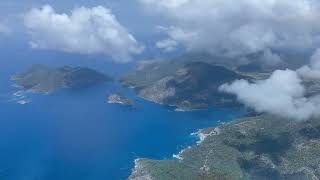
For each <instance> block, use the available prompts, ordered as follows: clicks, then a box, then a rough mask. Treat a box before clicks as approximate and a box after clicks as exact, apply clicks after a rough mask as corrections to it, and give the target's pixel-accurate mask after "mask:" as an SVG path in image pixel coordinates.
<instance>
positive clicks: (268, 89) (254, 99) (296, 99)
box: [220, 70, 320, 120]
mask: <svg viewBox="0 0 320 180" xmlns="http://www.w3.org/2000/svg"><path fill="white" fill-rule="evenodd" d="M220 90H221V91H223V92H227V93H231V94H235V95H236V96H237V98H238V100H239V101H240V102H242V103H244V104H245V105H247V106H249V107H251V108H253V109H255V110H256V111H257V112H267V113H271V114H274V115H278V116H282V117H286V118H292V119H297V120H306V119H309V118H311V117H315V116H319V115H320V112H319V108H320V97H319V96H314V97H309V98H306V97H305V92H306V90H305V87H304V86H303V85H302V80H301V78H300V77H299V75H298V73H297V72H296V71H292V70H277V71H275V72H274V73H273V74H272V75H271V76H270V78H269V79H266V80H262V81H257V82H255V83H249V82H248V81H246V80H237V81H235V82H233V83H231V84H224V85H222V86H221V87H220Z"/></svg>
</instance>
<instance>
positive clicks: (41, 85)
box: [12, 64, 111, 93]
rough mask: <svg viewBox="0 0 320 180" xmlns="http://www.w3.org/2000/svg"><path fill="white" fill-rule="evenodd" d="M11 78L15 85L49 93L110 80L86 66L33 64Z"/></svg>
mask: <svg viewBox="0 0 320 180" xmlns="http://www.w3.org/2000/svg"><path fill="white" fill-rule="evenodd" d="M12 80H13V81H14V82H15V83H16V85H17V87H20V88H22V89H23V90H25V91H29V92H34V93H51V92H53V91H56V90H58V89H61V88H68V89H78V88H85V87H90V86H93V85H97V84H101V83H105V82H108V81H111V78H110V77H108V76H107V75H104V74H102V73H99V72H97V71H95V70H93V69H89V68H86V67H70V66H64V67H59V68H51V67H48V66H46V65H39V64H37V65H33V66H32V67H31V68H29V69H28V70H26V71H25V72H23V73H20V74H18V75H15V76H13V77H12Z"/></svg>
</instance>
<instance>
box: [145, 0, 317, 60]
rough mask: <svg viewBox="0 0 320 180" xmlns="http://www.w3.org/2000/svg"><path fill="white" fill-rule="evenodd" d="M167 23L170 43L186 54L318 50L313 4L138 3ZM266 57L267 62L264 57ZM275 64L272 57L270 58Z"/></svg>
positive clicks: (273, 0)
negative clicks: (167, 20)
mask: <svg viewBox="0 0 320 180" xmlns="http://www.w3.org/2000/svg"><path fill="white" fill-rule="evenodd" d="M140 2H141V3H142V5H143V6H144V7H146V9H152V11H150V13H156V14H158V15H161V16H164V17H166V18H168V19H169V20H170V22H171V25H172V26H171V27H168V28H167V29H166V32H167V34H168V36H169V38H170V39H172V40H175V41H177V42H179V43H181V44H182V45H184V47H185V48H186V49H187V50H190V51H198V50H199V51H207V52H211V53H214V54H219V55H221V54H225V55H228V56H232V57H238V56H240V57H241V56H244V55H247V54H250V53H256V52H263V51H265V50H268V49H269V50H275V49H283V48H285V49H293V50H296V49H299V50H301V49H308V48H311V47H316V46H317V45H319V44H320V24H319V23H318V20H319V18H320V8H319V7H320V1H317V0H295V1H291V0H281V1H279V0H264V1H261V0H237V1H234V0H140ZM267 56H269V55H268V54H267ZM271 58H272V59H275V60H276V61H275V62H277V61H279V58H278V57H271Z"/></svg>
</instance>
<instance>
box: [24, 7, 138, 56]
mask: <svg viewBox="0 0 320 180" xmlns="http://www.w3.org/2000/svg"><path fill="white" fill-rule="evenodd" d="M24 23H25V26H26V28H27V29H28V31H29V33H30V35H31V41H30V45H31V46H32V48H38V49H52V50H59V51H65V52H70V53H80V54H103V55H107V56H111V57H112V58H113V60H115V61H119V62H126V61H129V60H130V59H131V56H132V55H134V54H139V53H141V52H142V50H143V47H142V46H141V45H140V44H139V43H138V42H137V41H136V39H135V38H134V37H133V35H132V34H130V33H129V32H128V31H127V30H126V28H124V27H123V26H122V25H121V24H120V23H119V22H118V20H117V19H116V17H115V16H114V15H113V14H112V12H111V10H110V9H107V8H104V7H102V6H97V7H93V8H86V7H80V8H75V9H73V10H72V11H71V13H70V14H64V13H61V14H59V13H57V12H55V10H54V9H53V8H52V7H51V6H50V5H46V6H43V7H42V8H39V9H38V8H34V9H32V10H30V11H29V12H28V13H27V14H26V15H25V17H24Z"/></svg>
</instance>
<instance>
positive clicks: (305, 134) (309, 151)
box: [129, 115, 320, 180]
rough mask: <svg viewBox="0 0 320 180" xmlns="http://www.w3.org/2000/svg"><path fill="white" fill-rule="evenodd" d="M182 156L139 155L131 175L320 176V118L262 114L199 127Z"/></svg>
mask: <svg viewBox="0 0 320 180" xmlns="http://www.w3.org/2000/svg"><path fill="white" fill-rule="evenodd" d="M199 135H200V137H201V139H202V141H201V143H200V144H198V145H196V146H194V147H191V148H189V149H186V150H185V151H183V152H182V153H181V154H180V155H179V156H180V157H181V160H163V161H157V160H148V159H140V160H137V161H136V167H135V169H134V171H133V173H132V175H131V176H130V177H129V179H139V178H140V177H147V179H154V180H157V179H159V180H170V179H181V180H182V179H190V180H193V179H194V180H198V179H217V180H220V179H257V180H261V179H262V180H263V179H265V180H267V179H273V180H277V179H279V180H280V179H288V180H290V179H319V178H320V158H319V157H320V121H319V119H312V120H309V121H306V122H297V121H293V120H288V119H279V118H277V117H273V116H268V115H263V116H258V117H252V118H246V119H242V120H238V121H236V122H233V123H230V124H227V125H223V126H220V127H217V128H209V129H205V130H202V131H201V132H200V133H199Z"/></svg>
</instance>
